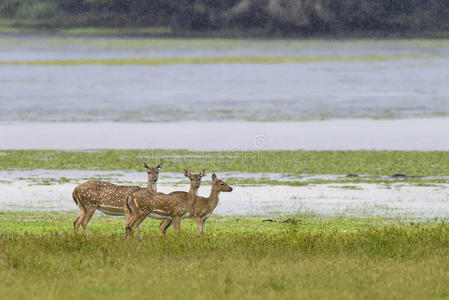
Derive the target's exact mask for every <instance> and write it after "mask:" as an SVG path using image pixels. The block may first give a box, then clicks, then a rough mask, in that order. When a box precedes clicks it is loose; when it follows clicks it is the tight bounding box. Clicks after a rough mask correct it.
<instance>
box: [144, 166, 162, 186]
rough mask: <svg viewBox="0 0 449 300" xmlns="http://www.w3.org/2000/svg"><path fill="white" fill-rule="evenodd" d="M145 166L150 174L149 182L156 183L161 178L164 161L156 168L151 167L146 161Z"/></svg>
mask: <svg viewBox="0 0 449 300" xmlns="http://www.w3.org/2000/svg"><path fill="white" fill-rule="evenodd" d="M144 166H145V169H146V170H147V174H148V183H151V184H156V182H157V180H158V179H159V170H160V169H161V168H162V162H161V163H160V164H158V165H157V166H156V167H154V168H150V167H149V166H148V165H147V164H146V163H144Z"/></svg>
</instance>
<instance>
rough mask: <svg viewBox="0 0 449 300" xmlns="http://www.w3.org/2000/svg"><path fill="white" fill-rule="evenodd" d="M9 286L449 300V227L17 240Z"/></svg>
mask: <svg viewBox="0 0 449 300" xmlns="http://www.w3.org/2000/svg"><path fill="white" fill-rule="evenodd" d="M228 222H229V221H228ZM222 223H226V222H222ZM220 226H226V225H219V224H218V225H216V228H215V229H217V228H220ZM0 280H1V282H2V285H1V287H0V297H2V298H4V299H6V298H5V297H9V298H25V297H31V298H33V299H40V298H45V299H57V298H70V299H71V298H78V297H87V298H100V299H101V298H111V297H112V298H123V297H139V298H142V297H143V298H154V297H157V298H169V299H172V298H177V299H184V298H196V299H210V298H219V299H221V298H223V299H224V298H231V297H244V298H248V299H251V298H261V297H263V298H270V299H271V298H278V297H283V298H295V299H298V298H310V297H319V298H333V299H335V298H341V299H348V298H385V297H388V298H398V299H399V298H402V299H410V298H415V299H420V298H421V299H422V298H432V297H434V298H438V297H446V296H448V295H449V285H448V284H447V283H448V282H449V226H447V225H446V224H427V225H424V224H418V225H397V224H396V225H387V226H380V227H378V226H375V227H368V228H365V229H363V230H356V231H354V232H343V231H339V230H329V231H328V230H324V231H320V232H312V231H310V230H308V229H304V228H302V227H301V226H298V225H287V226H286V227H285V228H284V229H282V230H278V231H277V232H271V233H270V232H260V231H254V230H244V229H243V230H240V231H237V232H232V231H231V232H223V233H220V234H217V233H216V232H215V233H210V234H208V235H206V236H205V237H200V236H198V235H197V234H196V233H192V232H191V231H187V232H186V233H183V234H181V235H179V236H177V235H175V234H169V235H168V236H167V237H166V238H162V237H160V236H159V235H158V234H157V233H156V232H155V231H150V232H147V233H146V234H145V238H144V240H143V241H142V242H140V241H138V240H137V239H131V240H127V239H125V238H124V236H123V234H114V233H113V234H110V233H95V234H92V235H91V236H89V237H86V236H84V235H78V236H76V235H74V234H72V233H65V232H63V233H61V232H55V231H51V232H46V233H23V232H9V233H6V234H3V235H2V236H1V237H0Z"/></svg>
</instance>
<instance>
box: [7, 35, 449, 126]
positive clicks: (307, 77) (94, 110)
mask: <svg viewBox="0 0 449 300" xmlns="http://www.w3.org/2000/svg"><path fill="white" fill-rule="evenodd" d="M226 56H229V57H236V56H237V57H309V58H319V57H330V58H339V57H348V58H351V57H353V58H354V61H345V62H342V61H311V62H303V63H281V64H271V63H258V64H245V63H241V64H226V63H214V64H174V65H160V66H152V65H126V64H125V65H105V64H101V63H100V64H98V65H71V66H59V65H34V66H16V65H0V122H12V121H14V122H29V121H40V122H55V121H57V122H105V121H107V122H179V121H200V122H202V121H304V120H322V119H335V118H338V119H342V118H343V119H345V118H348V119H354V118H374V119H379V118H380V119H383V118H416V117H420V118H422V117H426V118H428V117H441V116H444V117H446V116H448V115H449V89H448V82H449V41H444V40H443V41H439V40H436V41H432V40H417V41H406V40H403V41H394V40H392V41H388V40H387V41H374V40H373V41H368V40H363V41H357V40H354V41H340V42H337V41H308V40H305V41H289V40H285V41H243V40H191V41H186V40H157V39H156V40H151V39H98V38H92V39H77V38H48V37H41V38H37V37H33V38H31V37H20V38H19V37H17V38H14V37H0V63H1V62H7V61H36V60H62V59H69V60H80V59H123V58H158V57H169V58H189V57H226ZM372 56H380V57H391V59H386V60H381V61H379V60H377V59H376V58H375V57H372ZM357 57H365V58H364V59H362V60H358V59H356V58H357Z"/></svg>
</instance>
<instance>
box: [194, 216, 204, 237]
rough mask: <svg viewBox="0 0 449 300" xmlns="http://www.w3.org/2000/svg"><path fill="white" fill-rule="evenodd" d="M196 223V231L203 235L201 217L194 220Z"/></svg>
mask: <svg viewBox="0 0 449 300" xmlns="http://www.w3.org/2000/svg"><path fill="white" fill-rule="evenodd" d="M195 221H196V225H198V231H199V232H200V234H204V221H205V220H203V219H202V218H201V217H196V218H195Z"/></svg>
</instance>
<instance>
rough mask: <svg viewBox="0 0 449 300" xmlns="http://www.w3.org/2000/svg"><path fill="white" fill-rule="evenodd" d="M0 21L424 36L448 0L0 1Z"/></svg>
mask: <svg viewBox="0 0 449 300" xmlns="http://www.w3.org/2000/svg"><path fill="white" fill-rule="evenodd" d="M0 17H1V18H2V19H9V20H17V23H16V24H20V22H21V21H22V22H23V24H25V23H27V24H34V26H40V27H43V28H50V29H51V28H71V27H87V26H89V27H90V26H99V27H114V28H117V27H144V26H145V27H147V26H150V27H153V26H154V27H167V28H171V29H172V30H173V32H182V31H202V30H204V31H206V30H207V31H213V30H217V31H219V30H222V31H226V30H235V31H236V32H241V33H242V34H244V33H245V32H257V31H260V32H264V34H266V35H272V36H289V35H314V34H345V33H351V32H352V33H361V34H363V33H364V32H371V33H372V32H381V33H382V32H383V33H386V34H388V33H401V32H407V33H423V32H445V31H446V32H447V31H448V30H449V0H0ZM30 21H34V23H32V22H30Z"/></svg>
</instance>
